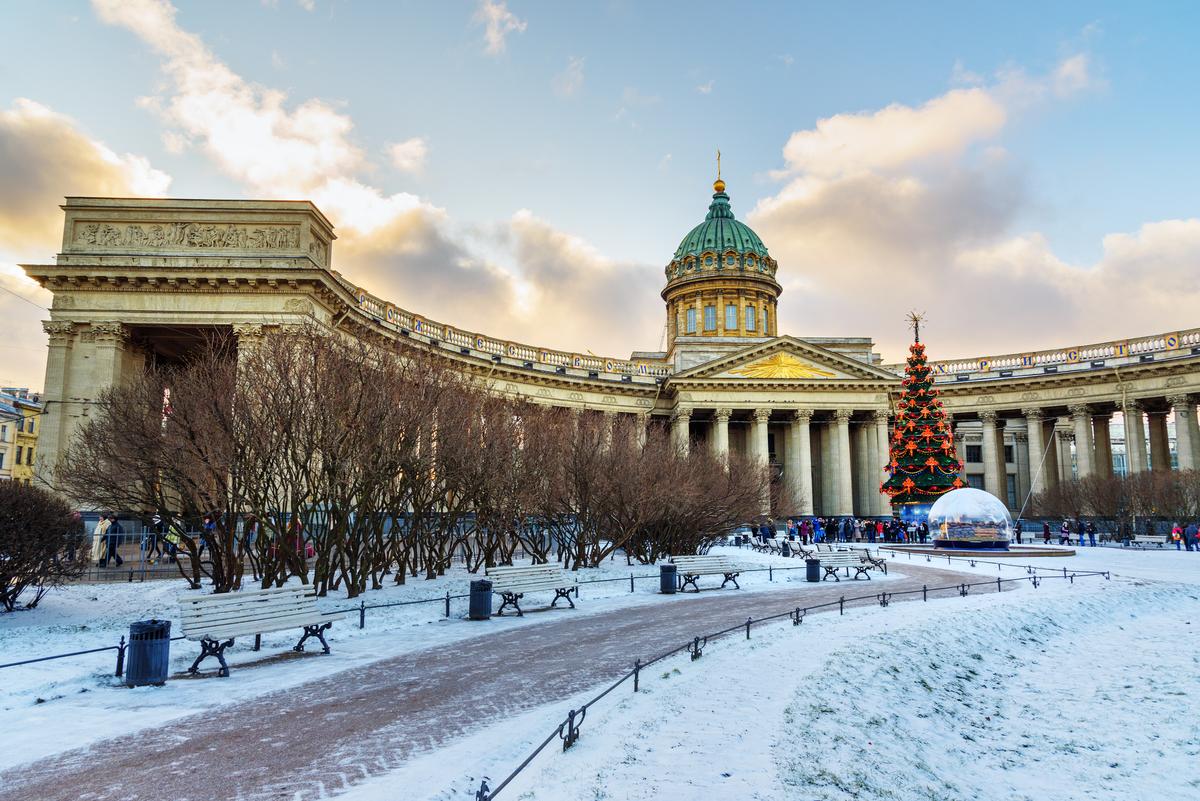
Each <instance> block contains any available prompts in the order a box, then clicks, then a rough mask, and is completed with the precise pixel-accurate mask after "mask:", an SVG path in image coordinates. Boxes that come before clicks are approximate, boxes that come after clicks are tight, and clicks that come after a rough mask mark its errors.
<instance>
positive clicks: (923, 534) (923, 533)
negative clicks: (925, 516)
mask: <svg viewBox="0 0 1200 801" xmlns="http://www.w3.org/2000/svg"><path fill="white" fill-rule="evenodd" d="M917 536H918V537H919V538H920V540H921V544H922V545H924V544H925V540H927V539H929V524H928V523H926V522H925V521H924V520H922V521H921V524H920V525H919V526H917Z"/></svg>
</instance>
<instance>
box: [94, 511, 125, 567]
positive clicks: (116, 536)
mask: <svg viewBox="0 0 1200 801" xmlns="http://www.w3.org/2000/svg"><path fill="white" fill-rule="evenodd" d="M108 519H109V520H111V521H112V522H111V523H110V524H109V526H108V531H107V532H105V534H104V546H105V547H104V561H103V562H101V563H100V566H101V567H104V566H105V565H107V564H108V560H109V559H116V560H117V567H120V566H121V565H122V563H123V562H124V561H125V560H124V559H122V558H121V554H120V552H119V551H118V548H120V546H121V537H122V536H124V534H125V529H124V527H122V526H121V521H120V520H117V516H116V515H109V516H108Z"/></svg>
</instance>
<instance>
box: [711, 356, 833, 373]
mask: <svg viewBox="0 0 1200 801" xmlns="http://www.w3.org/2000/svg"><path fill="white" fill-rule="evenodd" d="M729 372H731V373H733V374H734V375H741V376H745V377H746V378H836V377H837V373H831V372H829V371H828V370H822V369H821V368H819V367H816V366H814V365H811V364H808V363H807V362H802V361H800V360H799V359H797V358H796V357H795V356H792V355H791V354H790V353H776V354H774V355H773V356H768V357H767V358H765V359H759V360H758V361H756V362H751V363H750V364H746V365H743V366H741V367H738V368H736V369H733V370H730V371H729Z"/></svg>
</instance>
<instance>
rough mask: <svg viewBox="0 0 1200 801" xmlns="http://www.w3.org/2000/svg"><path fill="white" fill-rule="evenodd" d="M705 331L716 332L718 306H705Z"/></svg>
mask: <svg viewBox="0 0 1200 801" xmlns="http://www.w3.org/2000/svg"><path fill="white" fill-rule="evenodd" d="M704 330H705V331H716V330H717V307H716V306H705V307H704Z"/></svg>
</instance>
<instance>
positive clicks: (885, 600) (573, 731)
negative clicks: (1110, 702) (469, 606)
mask: <svg viewBox="0 0 1200 801" xmlns="http://www.w3.org/2000/svg"><path fill="white" fill-rule="evenodd" d="M1109 575H1110V574H1109V573H1108V572H1107V571H1092V570H1080V571H1073V572H1068V573H1064V574H1062V575H1059V574H1058V573H1057V572H1055V573H1053V574H1051V575H1047V576H1042V575H1039V574H1038V573H1037V572H1036V571H1030V573H1029V575H1026V576H1024V577H1020V578H1007V579H1005V578H999V577H997V578H996V580H995V581H991V580H989V581H978V582H966V583H961V584H956V585H947V586H944V587H929V586H928V585H922V587H921V589H919V590H903V591H898V592H887V591H886V590H884V591H883V592H879V593H872V594H870V595H858V596H854V597H852V598H847V597H846V596H844V595H843V596H842V597H841V598H839V599H838V600H836V601H829V602H826V603H822V604H814V605H812V606H804V607H801V606H797V607H793V608H791V609H788V610H786V611H783V612H776V613H772V614H769V615H765V616H763V617H759V618H753V617H748V618H746V622H745V623H738V624H737V625H734V626H729V627H727V628H724V629H721V630H719V631H715V632H711V633H708V634H700V635H697V636H695V637H693V638H692V639H691V640H688V641H687V642H684V643H682V644H680V645H677V646H676V647H674V648H671V649H669V650H667V651H663V652H661V653H659V654H657V655H655V656H653V657H651V658H649V659H647V660H646V661H642V660H641V659H640V658H636V659H634V661H633V667H632V668H631V669H630V670H629V671H628V672H626V673H624V674H622V675H621V676H620V677H619V678H617V679H616V680H615V681H613V682H612V683H611V684H609V685H607V686H606V687H604V689H602V690H601V691H600V692H599V693H597V694H596V695H595V696H593V697H592V698H591V699H590V700H588V701H587V702H586V703H584V704H582V705H581V706H580V707H579V708H578V709H576V708H572V709H570V711H568V712H567V716H566V717H565V718H563V719H562V721H561V722H560V723H558V725H557V726H555V727H553V728H552V729H551V730H550V733H549V734H548V735H547V736H546V738H545V739H544V740H542V742H541V743H539V744H538V745H537V747H535V748H534V749H533V751H532V752H530V754H529V756H527V757H525V759H524V760H523V761H522V762H521V763H520V764H519V765H517V767H516V768H515V769H514V770H513V771H512V772H511V773H509V774H508V776H506V777H505V778H504V780H503V781H502V782H500V783H499V784H498V785H496V787H495V788H494V789H492V788H489V786H488V777H486V776H485V777H483V779H482V781H481V782H480V786H479V789H478V790H477V791H476V792H475V801H493V800H494V799H495V798H496V797H497V796H498V795H499V794H500V793H501V792H502V791H503V790H504V789H505V788H506V787H508V785H509V784H510V783H511V782H512V781H513V779H515V778H516V777H517V776H518V775H520V773H521V772H522V771H523V770H525V769H526V768H527V767H529V765H530V764H531V763H532V762H533V760H534V759H536V758H537V756H538V755H539V754H540V753H542V751H544V750H545V749H546V746H548V745H549V744H550V743H552V742H554V739H555V738H556V737H557V738H558V739H559V740H561V741H562V750H563V751H566V750H567V749H569V748H570V747H571V746H573V745H574V744H575V743H576V742H577V741H578V740H579V736H580V732H579V727H580V726H581V725H582V724H583V722H584V720H585V719H586V718H587V713H588V710H589V709H590V708H592V707H593V706H595V705H596V704H597V703H599V702H600V701H601V700H603V699H604V698H605V697H606V696H608V695H609V694H610V693H612V692H613V691H614V690H616V689H617V688H618V687H620V686H621V685H623V684H625V683H626V682H628V681H630V680H632V681H633V691H634V692H637V691H638V682H639V679H640V677H641V671H643V670H645V669H646V668H648V667H650V666H652V665H654V664H656V663H658V662H661V661H663V660H664V659H669V658H670V657H673V656H675V655H677V654H681V653H683V652H685V651H687V652H688V653H690V654H691V658H692V661H696V660H697V659H700V658H701V657H702V656H703V653H704V649H705V648H706V647H707V646H708V645H709V644H710V643H711V642H713V641H714V640H716V639H718V638H720V637H726V636H728V635H730V634H732V633H734V632H738V633H741V632H743V631H744V632H745V635H746V639H747V640H748V639H750V631H751V627H752V626H753V625H755V624H762V623H769V622H773V621H779V620H782V619H784V618H788V619H790V620H791V621H792V625H793V626H799V625H800V624H802V623H803V622H804V618H805V617H806V616H807V615H808V613H809V612H812V611H815V610H821V609H828V610H832V608H833V607H835V606H836V607H837V608H838V613H839V615H844V614H845V613H846V608H847V607H848V606H862V605H868V604H872V603H877V604H878V605H879V606H880V607H881V608H887V607H888V605H889V604H890V603H891V601H892V599H894V598H896V597H898V596H907V595H916V594H918V593H919V594H920V595H921V600H922V601H928V600H929V597H930V596H931V595H936V594H938V593H945V592H949V593H952V594H954V593H957V594H958V595H959V596H960V597H966V596H968V595H970V592H971V589H972V588H974V587H993V586H994V587H995V588H996V592H1001V591H1002V590H1003V587H1004V585H1005V584H1011V583H1014V582H1024V581H1027V582H1029V583H1030V584H1032V585H1033V586H1034V587H1035V588H1036V587H1039V586H1041V583H1042V582H1043V581H1045V580H1046V579H1047V578H1055V579H1058V578H1062V579H1066V580H1069V581H1070V582H1071V583H1072V584H1074V583H1075V579H1076V578H1085V577H1095V576H1103V577H1104V578H1105V580H1108V579H1109Z"/></svg>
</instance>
